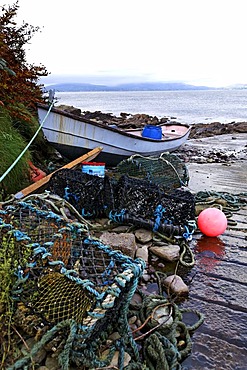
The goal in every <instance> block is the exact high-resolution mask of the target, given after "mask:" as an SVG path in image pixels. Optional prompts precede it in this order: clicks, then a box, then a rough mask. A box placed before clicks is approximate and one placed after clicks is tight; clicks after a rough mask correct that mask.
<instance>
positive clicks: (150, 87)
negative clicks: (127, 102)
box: [46, 82, 212, 92]
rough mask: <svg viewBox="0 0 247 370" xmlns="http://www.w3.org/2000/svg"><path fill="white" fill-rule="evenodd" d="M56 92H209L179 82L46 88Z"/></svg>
mask: <svg viewBox="0 0 247 370" xmlns="http://www.w3.org/2000/svg"><path fill="white" fill-rule="evenodd" d="M46 89H55V90H56V91H66V92H73V91H174V90H209V89H212V88H210V87H206V86H194V85H188V84H185V83H182V82H181V83H179V82H174V83H173V82H169V83H168V82H141V83H126V84H119V85H115V86H109V85H94V84H89V83H74V82H73V83H59V84H52V85H49V86H46Z"/></svg>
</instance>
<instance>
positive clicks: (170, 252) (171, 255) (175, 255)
mask: <svg viewBox="0 0 247 370" xmlns="http://www.w3.org/2000/svg"><path fill="white" fill-rule="evenodd" d="M149 251H150V252H152V253H153V254H155V255H156V256H158V257H160V258H162V259H164V260H166V261H169V262H173V261H177V260H178V259H179V256H180V247H179V245H176V244H170V245H164V246H161V247H158V246H154V247H150V248H149Z"/></svg>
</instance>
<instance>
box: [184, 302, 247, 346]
mask: <svg viewBox="0 0 247 370" xmlns="http://www.w3.org/2000/svg"><path fill="white" fill-rule="evenodd" d="M182 308H188V309H191V310H197V311H199V312H202V313H203V314H204V316H205V320H204V323H203V325H202V326H201V327H200V328H199V329H198V332H202V333H205V334H208V335H211V336H213V337H216V338H219V339H223V340H225V341H227V342H229V343H230V344H234V345H236V346H239V347H247V326H246V322H247V312H241V311H236V310H232V309H230V308H228V307H225V306H221V305H218V304H208V303H207V302H205V301H202V300H199V299H195V298H193V299H189V300H187V301H185V302H184V303H183V305H182ZM188 320H190V321H188ZM184 321H185V323H186V324H189V325H193V323H194V322H195V318H194V314H193V313H188V314H185V315H184Z"/></svg>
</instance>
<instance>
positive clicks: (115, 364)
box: [102, 349, 131, 369]
mask: <svg viewBox="0 0 247 370" xmlns="http://www.w3.org/2000/svg"><path fill="white" fill-rule="evenodd" d="M108 353H109V350H108V349H107V350H105V351H104V352H103V353H102V359H105V358H106V357H107V355H108ZM118 357H119V352H118V351H116V352H115V353H114V356H113V358H112V360H111V363H110V365H109V366H108V369H111V368H114V369H118ZM130 360H131V357H130V355H129V354H128V353H127V352H124V367H125V366H127V365H128V364H129V362H130Z"/></svg>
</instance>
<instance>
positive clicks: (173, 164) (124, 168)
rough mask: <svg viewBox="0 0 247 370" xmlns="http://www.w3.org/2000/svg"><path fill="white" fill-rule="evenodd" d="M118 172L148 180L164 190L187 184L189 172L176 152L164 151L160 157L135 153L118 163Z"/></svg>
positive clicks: (168, 190)
mask: <svg viewBox="0 0 247 370" xmlns="http://www.w3.org/2000/svg"><path fill="white" fill-rule="evenodd" d="M116 170H117V174H118V175H119V176H121V175H128V176H129V177H133V178H139V179H143V180H148V181H149V182H150V183H152V184H157V185H159V186H160V187H161V188H162V189H163V190H164V191H166V192H170V191H172V190H173V189H175V188H179V187H181V186H187V185H188V182H189V174H188V170H187V168H186V165H185V164H184V162H183V161H181V159H180V158H178V157H177V156H176V155H175V154H171V153H162V154H161V155H160V156H159V157H142V156H141V155H138V154H136V155H133V156H132V157H130V158H128V159H126V160H124V161H122V162H120V163H119V164H118V165H117V168H116Z"/></svg>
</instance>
